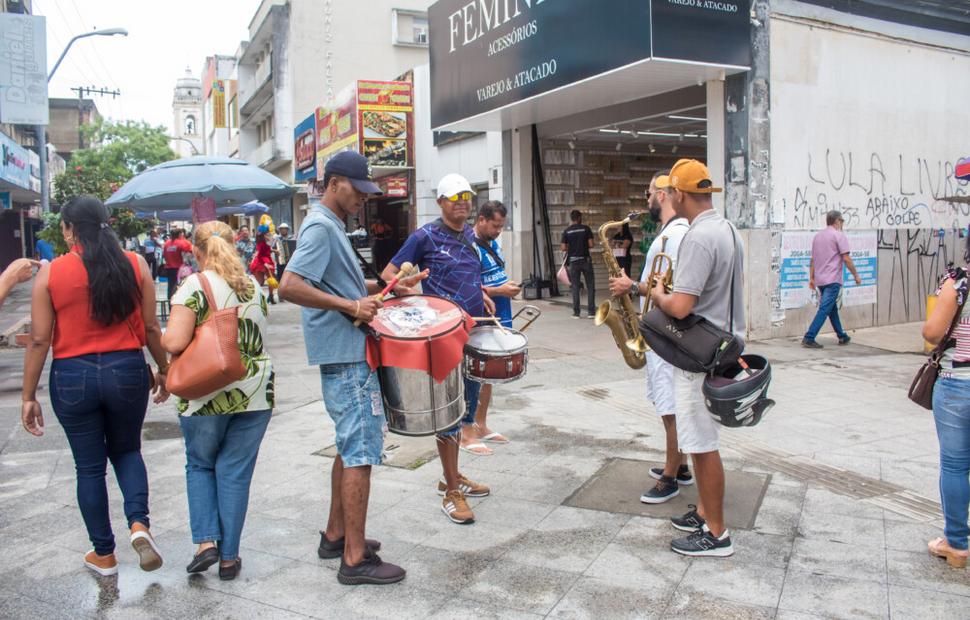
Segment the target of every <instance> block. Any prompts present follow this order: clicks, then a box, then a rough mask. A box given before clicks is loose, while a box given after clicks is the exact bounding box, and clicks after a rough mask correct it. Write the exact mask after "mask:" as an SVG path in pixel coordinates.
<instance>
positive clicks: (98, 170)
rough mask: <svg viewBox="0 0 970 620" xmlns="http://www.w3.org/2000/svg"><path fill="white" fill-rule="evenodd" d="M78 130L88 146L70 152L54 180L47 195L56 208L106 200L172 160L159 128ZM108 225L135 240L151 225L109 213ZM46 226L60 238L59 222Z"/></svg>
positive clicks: (102, 124) (99, 125)
mask: <svg viewBox="0 0 970 620" xmlns="http://www.w3.org/2000/svg"><path fill="white" fill-rule="evenodd" d="M81 131H82V133H83V135H84V136H85V138H86V140H87V142H88V144H90V145H92V146H91V147H90V148H86V149H79V150H77V151H74V153H73V154H72V155H71V161H70V163H69V164H68V167H67V170H66V171H65V172H63V173H62V174H59V175H57V177H55V178H54V183H53V191H52V194H53V198H54V201H55V202H56V203H57V204H61V205H63V204H65V203H67V201H69V200H70V199H71V198H73V197H74V196H78V195H80V194H90V195H92V196H97V197H98V198H100V199H101V200H107V199H108V197H109V196H111V194H113V193H114V192H115V191H117V190H118V188H119V187H121V186H122V185H123V184H124V183H125V182H126V181H128V179H130V178H132V177H133V176H135V175H136V174H138V173H140V172H142V171H144V170H145V169H146V168H149V167H151V166H154V165H155V164H160V163H162V162H166V161H170V160H172V159H175V158H176V157H177V155H176V154H175V152H174V151H173V150H172V149H171V148H169V146H168V141H169V138H168V135H167V130H166V128H165V127H162V126H158V127H152V126H150V125H149V124H148V123H145V122H134V121H125V122H119V123H114V122H111V121H105V120H103V119H101V120H99V121H98V122H96V123H93V124H91V125H85V126H83V127H82V128H81ZM55 219H56V221H54V220H55ZM110 223H111V226H112V227H113V228H114V229H115V232H117V233H118V236H119V237H121V238H122V239H125V238H128V237H135V236H137V235H139V234H141V233H143V232H145V231H147V230H148V228H150V227H151V225H152V221H150V220H139V219H137V218H136V217H135V216H134V213H132V212H131V211H130V210H129V209H112V214H111V220H110ZM47 224H48V226H49V227H50V226H51V225H52V224H53V225H54V231H52V232H51V236H55V235H56V238H59V237H60V228H59V224H60V217H59V216H55V217H54V218H51V221H50V222H47ZM48 240H49V241H52V242H56V239H48Z"/></svg>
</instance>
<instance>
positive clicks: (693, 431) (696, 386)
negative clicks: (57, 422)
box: [674, 368, 720, 454]
mask: <svg viewBox="0 0 970 620" xmlns="http://www.w3.org/2000/svg"><path fill="white" fill-rule="evenodd" d="M704 376H705V375H704V373H698V372H687V371H686V370H680V369H679V368H676V369H674V398H675V399H676V403H677V444H678V447H679V448H680V451H681V452H683V453H684V454H703V453H704V452H714V451H715V450H718V449H719V447H720V442H719V429H718V424H717V422H715V421H714V419H713V418H712V417H711V414H710V412H709V411H708V410H707V406H706V405H705V404H704V392H703V386H704Z"/></svg>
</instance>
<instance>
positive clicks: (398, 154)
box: [357, 80, 414, 168]
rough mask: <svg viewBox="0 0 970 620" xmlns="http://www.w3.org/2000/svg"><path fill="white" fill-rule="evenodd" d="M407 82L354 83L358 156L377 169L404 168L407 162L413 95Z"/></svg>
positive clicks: (409, 147)
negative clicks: (357, 121) (358, 137)
mask: <svg viewBox="0 0 970 620" xmlns="http://www.w3.org/2000/svg"><path fill="white" fill-rule="evenodd" d="M413 92H414V91H413V89H412V86H411V83H410V82H377V81H370V80H361V81H359V82H357V109H358V111H359V113H360V119H359V122H360V127H361V134H362V135H361V153H363V154H364V156H365V157H367V159H368V160H369V161H370V164H371V165H372V166H374V167H378V168H405V167H407V166H408V162H409V160H410V157H411V155H410V152H409V151H410V149H411V144H410V135H409V131H408V130H409V126H410V124H411V113H412V111H413V110H414V94H413Z"/></svg>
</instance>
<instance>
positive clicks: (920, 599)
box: [889, 585, 970, 620]
mask: <svg viewBox="0 0 970 620" xmlns="http://www.w3.org/2000/svg"><path fill="white" fill-rule="evenodd" d="M968 610H970V598H968V597H965V596H956V595H953V594H941V593H939V592H934V591H932V590H916V589H913V588H906V587H903V586H895V585H890V586H889V611H890V613H891V614H892V617H893V618H912V619H913V620H924V619H925V620H944V619H948V618H955V617H959V616H960V615H961V614H966V613H967V611H968Z"/></svg>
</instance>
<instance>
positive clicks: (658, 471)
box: [650, 465, 694, 487]
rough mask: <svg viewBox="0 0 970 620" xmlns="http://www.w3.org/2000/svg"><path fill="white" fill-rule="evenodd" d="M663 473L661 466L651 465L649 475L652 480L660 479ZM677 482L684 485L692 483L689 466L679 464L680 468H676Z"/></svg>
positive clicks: (692, 478)
mask: <svg viewBox="0 0 970 620" xmlns="http://www.w3.org/2000/svg"><path fill="white" fill-rule="evenodd" d="M663 475H664V468H663V467H652V468H651V469H650V477H651V478H653V479H654V480H660V479H661V478H663ZM677 484H682V485H684V486H685V487H688V486H690V485H692V484H694V476H692V475H691V473H690V468H689V467H688V466H687V465H681V466H680V469H678V470H677Z"/></svg>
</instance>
